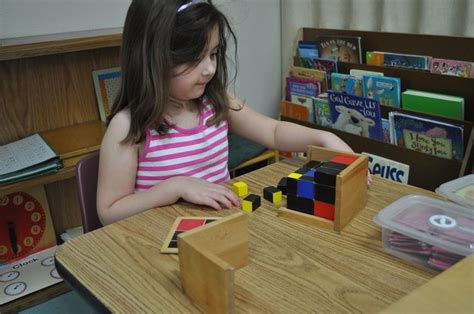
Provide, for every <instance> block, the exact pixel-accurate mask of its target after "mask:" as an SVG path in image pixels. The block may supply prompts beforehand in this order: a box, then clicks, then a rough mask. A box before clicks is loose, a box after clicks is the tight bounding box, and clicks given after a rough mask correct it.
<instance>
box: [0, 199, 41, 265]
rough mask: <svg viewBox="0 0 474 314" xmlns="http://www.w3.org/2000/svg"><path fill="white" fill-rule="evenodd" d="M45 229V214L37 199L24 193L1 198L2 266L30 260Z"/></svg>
mask: <svg viewBox="0 0 474 314" xmlns="http://www.w3.org/2000/svg"><path fill="white" fill-rule="evenodd" d="M45 228H46V215H45V210H44V208H43V207H42V206H41V203H40V202H39V201H38V200H37V199H36V198H34V197H33V196H31V195H30V194H27V193H25V192H15V193H11V194H8V195H5V196H3V197H0V262H6V261H9V260H11V259H18V258H23V257H26V256H28V255H29V254H30V253H31V251H32V250H33V249H34V248H35V247H36V245H38V243H39V242H40V241H41V238H42V237H43V234H44V231H45ZM15 243H16V250H15V249H14V244H15Z"/></svg>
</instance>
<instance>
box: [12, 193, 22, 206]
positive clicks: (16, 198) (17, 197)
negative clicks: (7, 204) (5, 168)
mask: <svg viewBox="0 0 474 314" xmlns="http://www.w3.org/2000/svg"><path fill="white" fill-rule="evenodd" d="M21 203H23V196H21V195H19V194H17V195H15V196H13V204H15V205H17V206H18V205H20V204H21Z"/></svg>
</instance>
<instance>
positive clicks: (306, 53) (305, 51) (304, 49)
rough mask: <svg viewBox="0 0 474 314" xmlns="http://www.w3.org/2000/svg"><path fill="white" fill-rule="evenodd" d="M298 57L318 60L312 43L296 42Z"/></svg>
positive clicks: (317, 53) (317, 54)
mask: <svg viewBox="0 0 474 314" xmlns="http://www.w3.org/2000/svg"><path fill="white" fill-rule="evenodd" d="M298 55H299V56H300V57H303V58H318V57H319V52H318V48H317V47H316V43H315V42H314V41H303V40H300V41H299V42H298Z"/></svg>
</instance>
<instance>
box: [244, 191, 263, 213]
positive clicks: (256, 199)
mask: <svg viewBox="0 0 474 314" xmlns="http://www.w3.org/2000/svg"><path fill="white" fill-rule="evenodd" d="M260 204H261V201H260V196H258V195H255V194H249V195H247V197H245V198H244V199H243V200H242V210H243V211H244V212H247V213H251V212H253V211H255V210H256V209H257V208H259V207H260Z"/></svg>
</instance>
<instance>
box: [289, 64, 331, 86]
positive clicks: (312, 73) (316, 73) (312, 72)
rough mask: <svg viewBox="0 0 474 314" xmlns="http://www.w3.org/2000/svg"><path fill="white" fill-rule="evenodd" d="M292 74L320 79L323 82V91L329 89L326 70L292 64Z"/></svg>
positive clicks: (292, 75) (293, 75)
mask: <svg viewBox="0 0 474 314" xmlns="http://www.w3.org/2000/svg"><path fill="white" fill-rule="evenodd" d="M290 76H291V77H300V78H307V79H312V80H316V81H319V82H321V91H326V90H327V75H326V72H324V71H320V70H316V69H308V68H304V67H300V66H295V65H292V66H290Z"/></svg>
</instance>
